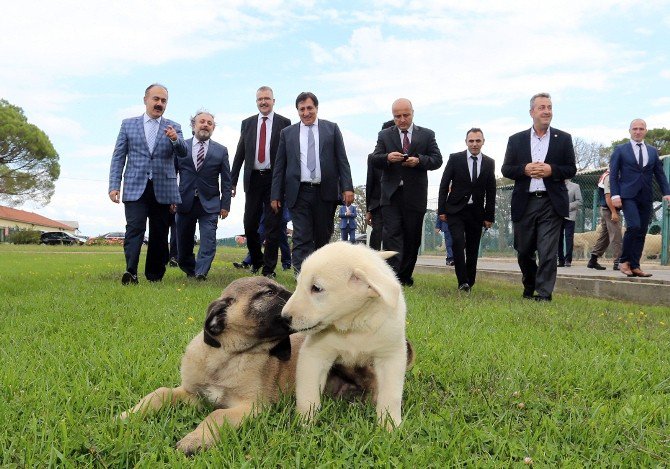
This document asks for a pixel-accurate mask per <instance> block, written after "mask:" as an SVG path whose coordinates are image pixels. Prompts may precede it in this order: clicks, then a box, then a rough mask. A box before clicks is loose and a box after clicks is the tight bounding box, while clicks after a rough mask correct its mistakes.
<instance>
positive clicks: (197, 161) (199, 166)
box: [195, 142, 205, 171]
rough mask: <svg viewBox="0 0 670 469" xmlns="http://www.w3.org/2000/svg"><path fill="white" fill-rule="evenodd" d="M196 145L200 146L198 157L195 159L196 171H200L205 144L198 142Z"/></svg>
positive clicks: (203, 158)
mask: <svg viewBox="0 0 670 469" xmlns="http://www.w3.org/2000/svg"><path fill="white" fill-rule="evenodd" d="M198 145H200V148H198V156H197V158H196V164H195V170H196V171H200V168H202V164H203V163H204V162H205V142H198Z"/></svg>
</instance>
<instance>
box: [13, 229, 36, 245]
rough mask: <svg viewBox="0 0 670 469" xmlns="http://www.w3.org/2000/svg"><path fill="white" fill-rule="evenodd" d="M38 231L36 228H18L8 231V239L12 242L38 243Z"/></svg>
mask: <svg viewBox="0 0 670 469" xmlns="http://www.w3.org/2000/svg"><path fill="white" fill-rule="evenodd" d="M41 234H42V233H40V232H39V231H37V230H19V231H13V232H12V233H10V235H9V238H8V241H9V242H10V243H12V244H40V235H41Z"/></svg>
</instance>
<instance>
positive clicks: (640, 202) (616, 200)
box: [610, 119, 670, 277]
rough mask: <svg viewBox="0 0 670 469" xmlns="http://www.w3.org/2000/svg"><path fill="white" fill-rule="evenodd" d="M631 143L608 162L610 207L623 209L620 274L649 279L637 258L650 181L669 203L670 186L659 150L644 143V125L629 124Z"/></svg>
mask: <svg viewBox="0 0 670 469" xmlns="http://www.w3.org/2000/svg"><path fill="white" fill-rule="evenodd" d="M629 132H630V143H623V144H621V145H619V146H617V147H616V148H615V149H614V153H612V157H611V158H610V187H611V190H612V194H611V197H612V204H613V205H614V207H615V208H617V209H619V208H623V213H624V215H625V217H626V232H625V233H624V235H623V246H622V249H621V259H620V261H619V271H620V272H621V273H622V274H624V275H626V276H628V277H651V274H648V273H646V272H644V271H643V270H641V269H640V257H641V256H642V249H643V248H644V239H645V237H646V236H647V229H648V228H649V220H650V218H651V211H652V206H653V180H654V178H656V182H658V186H659V187H660V189H661V192H662V193H663V199H665V200H667V201H668V202H670V184H668V178H667V176H666V175H665V173H664V172H663V165H662V164H661V160H660V158H659V156H658V150H657V149H656V148H654V147H652V146H651V145H647V144H646V143H644V137H645V136H646V135H647V123H646V122H645V121H643V120H642V119H635V120H634V121H633V122H631V123H630V128H629Z"/></svg>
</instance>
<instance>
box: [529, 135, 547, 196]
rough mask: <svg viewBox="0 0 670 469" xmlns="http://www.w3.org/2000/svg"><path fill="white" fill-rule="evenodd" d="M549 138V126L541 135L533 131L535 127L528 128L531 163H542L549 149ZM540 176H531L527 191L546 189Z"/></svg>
mask: <svg viewBox="0 0 670 469" xmlns="http://www.w3.org/2000/svg"><path fill="white" fill-rule="evenodd" d="M550 138H551V127H549V128H548V129H547V131H546V132H545V133H544V135H543V136H542V137H540V136H539V135H537V133H535V127H531V128H530V158H531V161H532V162H533V163H544V160H545V158H546V157H547V151H549V139H550ZM546 190H547V188H546V187H545V185H544V180H543V179H542V178H531V180H530V187H529V188H528V191H530V192H535V191H546Z"/></svg>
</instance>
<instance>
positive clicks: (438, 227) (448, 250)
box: [435, 216, 454, 266]
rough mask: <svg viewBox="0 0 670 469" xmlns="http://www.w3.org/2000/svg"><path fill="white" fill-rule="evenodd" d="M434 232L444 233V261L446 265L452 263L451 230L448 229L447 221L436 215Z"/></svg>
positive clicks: (451, 264)
mask: <svg viewBox="0 0 670 469" xmlns="http://www.w3.org/2000/svg"><path fill="white" fill-rule="evenodd" d="M435 233H437V234H440V233H443V235H444V248H445V254H446V257H445V259H444V260H445V262H446V264H447V265H448V266H453V265H454V251H453V240H452V239H451V231H449V223H447V222H446V221H442V220H440V217H439V216H438V217H437V218H436V219H435Z"/></svg>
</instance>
